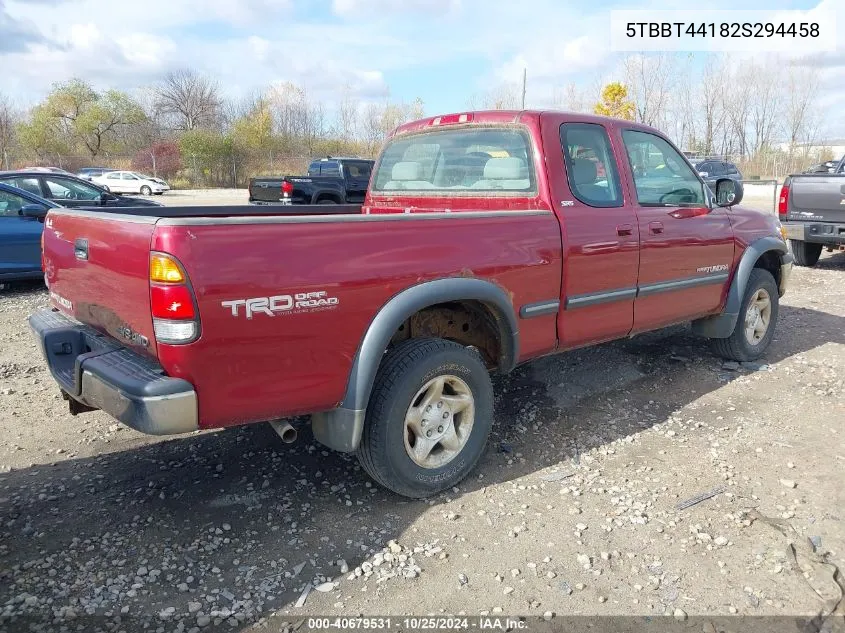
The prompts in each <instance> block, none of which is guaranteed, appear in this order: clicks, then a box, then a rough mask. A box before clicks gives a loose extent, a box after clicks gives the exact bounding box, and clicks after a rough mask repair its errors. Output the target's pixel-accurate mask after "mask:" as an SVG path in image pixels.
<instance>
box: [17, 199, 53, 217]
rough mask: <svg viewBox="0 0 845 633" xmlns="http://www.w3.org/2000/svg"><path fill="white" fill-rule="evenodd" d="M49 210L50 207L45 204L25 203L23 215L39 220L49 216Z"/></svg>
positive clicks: (22, 209)
mask: <svg viewBox="0 0 845 633" xmlns="http://www.w3.org/2000/svg"><path fill="white" fill-rule="evenodd" d="M47 211H49V209H48V208H47V207H45V206H44V205H41V204H37V203H32V204H25V205H23V206H22V207H21V212H20V213H21V215H22V216H24V217H25V218H36V219H38V220H43V219H44V218H45V217H47Z"/></svg>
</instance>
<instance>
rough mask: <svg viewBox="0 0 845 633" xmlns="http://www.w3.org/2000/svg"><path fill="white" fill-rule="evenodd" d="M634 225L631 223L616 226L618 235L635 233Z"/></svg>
mask: <svg viewBox="0 0 845 633" xmlns="http://www.w3.org/2000/svg"><path fill="white" fill-rule="evenodd" d="M633 234H634V227H633V226H631V225H630V224H620V225H618V226H617V227H616V235H618V236H619V237H624V236H625V235H633Z"/></svg>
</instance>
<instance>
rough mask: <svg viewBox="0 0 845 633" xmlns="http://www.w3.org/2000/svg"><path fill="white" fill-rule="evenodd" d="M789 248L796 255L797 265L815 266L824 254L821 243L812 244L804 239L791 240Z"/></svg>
mask: <svg viewBox="0 0 845 633" xmlns="http://www.w3.org/2000/svg"><path fill="white" fill-rule="evenodd" d="M789 250H791V251H792V254H793V256H794V257H795V265H796V266H808V267H812V266H815V265H816V264H817V263H818V261H819V257H821V255H822V245H821V244H811V243H810V242H804V241H802V240H789Z"/></svg>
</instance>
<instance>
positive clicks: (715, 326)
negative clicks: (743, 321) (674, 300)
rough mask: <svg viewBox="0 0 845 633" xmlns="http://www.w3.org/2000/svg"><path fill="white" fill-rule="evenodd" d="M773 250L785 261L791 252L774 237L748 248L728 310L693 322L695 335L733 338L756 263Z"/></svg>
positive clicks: (727, 305)
mask: <svg viewBox="0 0 845 633" xmlns="http://www.w3.org/2000/svg"><path fill="white" fill-rule="evenodd" d="M772 251H774V252H776V253H778V256H779V258H780V259H781V261H783V260H784V258H785V256H786V255H788V253H789V250H788V248H787V246H786V242H784V241H783V240H782V239H780V238H777V237H772V236H768V237H761V238H759V239H756V240H754V241H753V242H751V244H749V245H748V247H747V248H746V249H745V252H744V253H743V254H742V257H741V258H740V260H739V264H738V265H737V267H736V273H735V274H734V278H733V281H732V282H731V286H730V288H729V289H728V298H727V301H726V302H725V309H724V310H723V311H722V313H721V314H718V315H716V316H711V317H705V318H703V319H697V320H695V321H693V322H692V330H693V332H695V333H696V334H698V335H699V336H705V337H707V338H728V337H729V336H730V335H731V333H732V332H733V330H734V327H735V326H736V322H737V319H738V318H739V308H740V306H741V305H742V298H743V297H744V296H745V288H746V286H747V285H748V279H749V277H751V271H752V270H754V266H755V264H756V263H757V261H758V260H759V259H760V258H761V257H762V256H763V255H764V254H765V253H768V252H772Z"/></svg>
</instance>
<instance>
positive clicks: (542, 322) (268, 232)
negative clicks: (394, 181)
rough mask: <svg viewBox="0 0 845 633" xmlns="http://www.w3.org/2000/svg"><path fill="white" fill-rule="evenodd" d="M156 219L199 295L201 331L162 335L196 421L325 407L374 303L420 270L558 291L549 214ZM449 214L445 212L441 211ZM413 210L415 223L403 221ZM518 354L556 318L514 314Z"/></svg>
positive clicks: (543, 342) (342, 380) (538, 346)
mask: <svg viewBox="0 0 845 633" xmlns="http://www.w3.org/2000/svg"><path fill="white" fill-rule="evenodd" d="M403 215H404V214H402V215H396V214H393V215H391V216H389V217H385V216H379V217H376V216H369V217H363V216H358V219H357V221H353V220H345V221H337V222H329V223H313V222H307V221H306V222H297V223H289V222H285V223H283V222H280V221H279V220H278V219H274V218H252V219H250V220H246V219H242V220H239V221H236V222H232V223H226V224H205V225H196V224H195V225H190V226H185V225H173V226H168V225H163V224H162V223H160V224H159V226H158V227H157V229H156V232H155V235H154V239H153V243H152V248H153V249H154V250H160V251H165V252H169V253H173V254H174V255H176V256H177V257H178V258H179V259H180V261H181V262H182V263H183V265H184V266H185V268H186V270H187V273H188V275H189V277H190V279H191V283H192V284H193V286H194V289H195V291H196V293H197V300H198V304H199V311H200V315H201V319H202V335H201V337H200V339H199V340H197V341H196V342H194V343H192V344H190V345H186V346H169V345H159V346H158V355H159V359H160V360H161V362H162V365H163V366H164V367H165V369H166V370H167V371H168V373H169V374H170V375H173V376H178V377H181V378H185V379H186V380H188V381H190V382H191V383H192V384H194V385H195V387H196V389H197V392H198V396H199V407H200V418H201V425H202V426H203V427H205V428H209V427H219V426H228V425H234V424H239V423H244V422H251V421H258V420H262V419H273V418H277V417H281V416H285V415H295V414H300V413H308V412H315V411H324V410H328V409H331V408H333V407H335V406H337V405H338V404H339V402H340V401H341V399H342V397H343V393H344V391H345V389H346V385H347V380H348V375H349V371H350V368H351V366H352V362H353V359H354V357H355V354H356V351H357V349H358V346H359V344H360V342H361V340H362V338H363V336H364V333H365V332H366V329H367V327H368V326H369V324H370V322H371V321H372V319H373V318H374V316H375V315H376V314H377V312H378V311H379V309H380V308H381V307H382V306H383V305H384V304H385V303H387V301H388V300H389V299H390V298H391V297H393V296H394V295H396V294H397V293H399V292H400V291H402V290H404V289H406V288H408V287H410V286H413V285H415V284H419V283H422V282H424V281H427V280H431V279H437V278H443V277H455V276H471V277H477V278H481V279H487V280H490V281H492V282H494V283H496V284H498V285H499V286H501V287H502V288H504V289H505V290H506V291H507V293H508V294H509V296H511V297H512V299H513V305H514V306H515V311H517V312H518V309H519V306H521V305H524V304H526V303H532V302H537V301H543V300H548V299H556V298H558V297H559V289H560V272H561V262H560V231H559V226H558V224H557V220H556V219H555V217H554V215H553V214H552V213H551V212H544V213H540V214H532V215H525V216H524V217H514V216H513V215H505V216H501V217H483V218H478V217H476V218H461V217H460V214H458V213H455V214H452V216H453V217H447V218H442V219H420V218H410V217H407V216H405V217H403ZM444 215H445V214H444ZM409 220H410V221H409ZM318 291H325V292H326V293H327V296H329V297H336V298H337V299H338V303H337V305H336V306H332V307H330V308H328V309H323V310H318V311H313V312H301V313H287V314H280V315H276V316H273V317H271V316H269V315H266V314H256V315H254V317H253V318H252V319H250V320H247V319H246V318H245V317H244V316H243V310H241V314H240V316H238V317H233V316H232V311H231V309H230V308H227V307H224V306H223V305H221V304H222V302H224V301H231V300H237V299H246V298H252V297H270V296H275V295H283V294H296V293H308V292H318ZM519 326H520V330H521V331H520V358H523V359H524V358H529V357H532V356H536V355H539V354H542V353H545V352H549V351H552V350H553V349H554V347H555V341H556V332H555V315H548V316H543V317H537V318H534V319H528V320H520V321H519Z"/></svg>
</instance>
